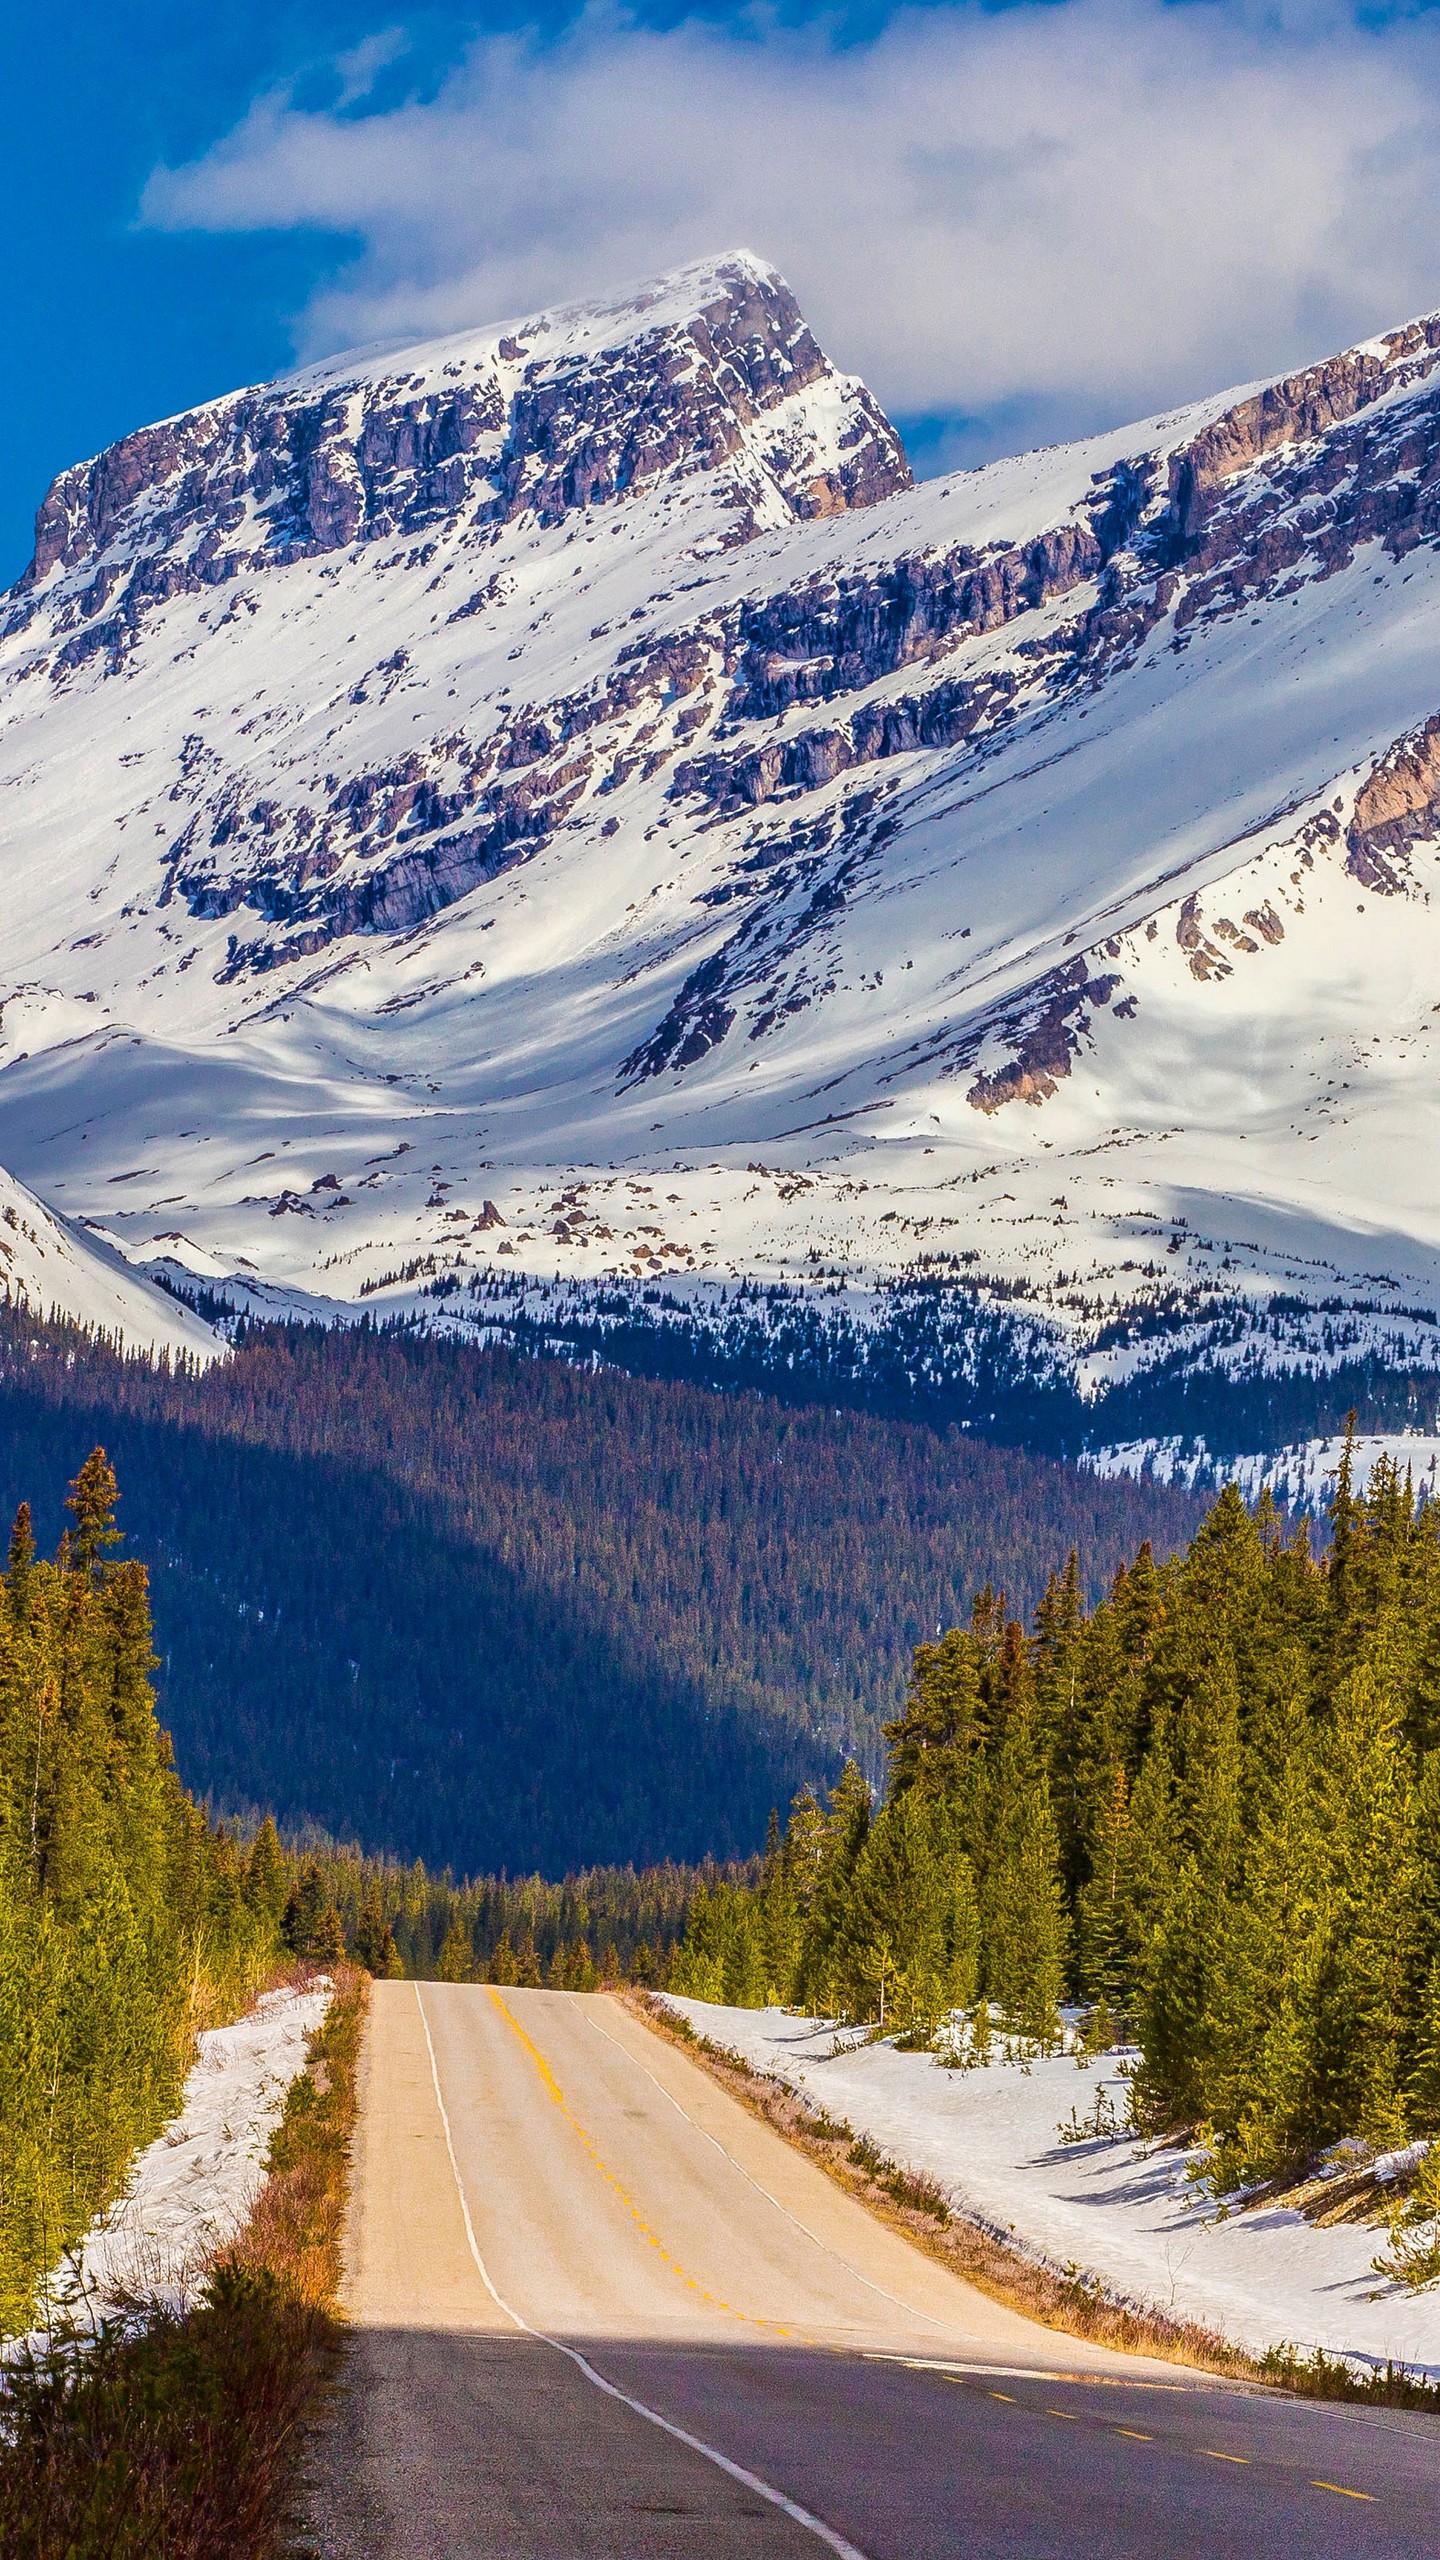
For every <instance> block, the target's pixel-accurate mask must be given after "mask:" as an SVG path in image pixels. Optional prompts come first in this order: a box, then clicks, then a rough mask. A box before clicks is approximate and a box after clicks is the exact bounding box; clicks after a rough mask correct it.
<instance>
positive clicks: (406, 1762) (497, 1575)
mask: <svg viewBox="0 0 1440 2560" xmlns="http://www.w3.org/2000/svg"><path fill="white" fill-rule="evenodd" d="M96 1440H103V1441H104V1443H105V1445H106V1447H107V1448H108V1449H109V1450H110V1452H111V1454H112V1456H113V1458H114V1461H115V1464H116V1466H117V1467H118V1469H119V1472H120V1475H121V1478H122V1480H123V1482H124V1484H125V1486H126V1513H125V1518H126V1525H127V1529H128V1531H129V1534H130V1537H131V1540H132V1543H133V1545H134V1548H135V1550H136V1551H137V1552H139V1553H142V1554H143V1555H144V1556H145V1557H146V1559H147V1562H148V1563H149V1564H150V1567H151V1571H152V1574H153V1578H154V1589H155V1606H156V1621H157V1627H158V1630H159V1633H158V1642H157V1650H158V1653H159V1656H160V1662H159V1668H158V1671H157V1675H156V1678H157V1689H158V1694H159V1698H160V1704H161V1712H162V1715H163V1717H164V1720H165V1722H166V1723H167V1725H168V1726H169V1727H170V1729H171V1731H172V1732H173V1734H174V1737H175V1745H176V1751H177V1754H178V1757H179V1761H180V1765H181V1767H182V1768H183V1769H184V1771H185V1775H186V1779H187V1782H188V1783H189V1784H190V1785H191V1786H192V1787H194V1788H195V1790H196V1792H197V1793H198V1794H201V1795H203V1796H205V1797H207V1798H208V1799H209V1800H210V1802H211V1803H212V1805H214V1806H215V1807H216V1808H217V1809H218V1810H220V1811H223V1812H227V1813H230V1814H238V1815H240V1816H241V1817H242V1818H247V1819H248V1818H250V1817H251V1816H258V1815H259V1814H260V1813H262V1812H264V1811H266V1810H273V1811H274V1812H275V1814H276V1815H277V1817H278V1818H279V1820H280V1821H281V1824H282V1826H283V1827H286V1828H288V1829H290V1830H293V1831H299V1830H302V1829H303V1828H304V1826H306V1825H307V1824H314V1825H317V1826H318V1827H319V1828H320V1829H321V1830H323V1831H324V1832H326V1833H328V1834H330V1835H332V1836H334V1837H337V1838H340V1839H345V1840H349V1839H352V1838H358V1840H359V1842H360V1844H361V1846H362V1847H363V1848H364V1849H365V1850H366V1851H369V1852H372V1853H390V1854H391V1855H393V1856H395V1857H398V1858H399V1859H401V1860H402V1861H405V1862H408V1861H410V1860H411V1859H413V1858H415V1857H417V1856H419V1857H422V1858H424V1859H425V1861H426V1862H427V1864H428V1865H429V1866H430V1867H432V1868H444V1867H445V1866H447V1865H449V1866H452V1867H454V1868H455V1869H456V1870H457V1871H458V1872H460V1873H462V1874H463V1873H468V1874H472V1875H473V1874H476V1873H479V1872H498V1871H500V1870H506V1871H508V1872H509V1873H510V1874H511V1875H515V1874H517V1873H526V1872H528V1871H531V1870H538V1871H539V1872H540V1873H542V1874H544V1875H548V1876H550V1877H561V1876H563V1875H565V1874H566V1873H567V1872H568V1871H569V1870H570V1869H572V1868H582V1867H587V1866H592V1865H600V1864H607V1865H610V1864H622V1865H623V1864H624V1863H626V1862H627V1861H634V1862H636V1863H637V1864H644V1863H653V1862H654V1861H657V1860H663V1859H665V1858H676V1859H680V1860H685V1861H695V1860H698V1859H703V1858H705V1857H707V1856H711V1855H713V1856H718V1857H733V1856H746V1855H749V1854H750V1853H751V1852H752V1851H754V1850H757V1849H758V1848H759V1847H760V1845H761V1843H762V1841H763V1839H764V1836H765V1823H766V1817H767V1814H768V1812H769V1809H770V1807H771V1806H772V1805H773V1804H776V1803H780V1804H784V1803H786V1802H788V1800H789V1798H790V1796H791V1795H792V1793H793V1792H794V1790H795V1788H796V1786H797V1785H799V1784H800V1783H802V1782H803V1781H805V1780H807V1779H808V1780H811V1781H813V1782H815V1783H817V1784H824V1783H828V1782H829V1780H830V1779H831V1778H832V1777H833V1776H834V1774H835V1772H836V1770H837V1769H838V1768H839V1766H840V1765H841V1762H842V1760H843V1758H844V1756H845V1754H846V1753H847V1752H849V1753H853V1754H854V1755H855V1756H856V1757H857V1758H859V1759H860V1760H861V1762H862V1763H863V1764H864V1765H865V1766H867V1767H873V1768H878V1766H879V1762H880V1758H881V1752H882V1744H881V1737H880V1728H881V1724H882V1722H883V1720H884V1718H885V1717H886V1716H887V1715H890V1714H893V1713H894V1711H895V1710H896V1708H897V1707H898V1705H899V1703H900V1700H901V1697H902V1695H903V1689H904V1668H905V1664H906V1663H907V1661H908V1659H909V1655H910V1653H911V1651H912V1650H913V1648H914V1646H915V1644H916V1643H917V1642H919V1641H920V1639H921V1638H922V1637H924V1636H927V1635H934V1633H935V1632H936V1631H937V1629H938V1628H940V1627H943V1626H948V1625H950V1624H951V1623H953V1621H954V1620H955V1618H956V1617H957V1616H958V1615H960V1614H962V1613H963V1611H964V1610H965V1608H966V1607H968V1605H969V1599H970V1595H971V1593H972V1592H973V1591H974V1590H975V1589H976V1588H977V1587H978V1586H979V1585H980V1584H981V1583H982V1582H983V1581H984V1580H985V1579H986V1577H987V1576H994V1577H995V1578H996V1579H999V1580H1003V1581H1004V1582H1005V1584H1006V1586H1007V1588H1008V1589H1009V1590H1010V1592H1011V1593H1012V1595H1013V1598H1014V1601H1015V1603H1016V1605H1017V1606H1020V1607H1022V1608H1028V1607H1031V1606H1033V1605H1034V1603H1035V1602H1036V1601H1037V1600H1038V1599H1039V1597H1040V1593H1041V1591H1042V1589H1043V1587H1044V1579H1045V1574H1046V1572H1047V1570H1048V1567H1049V1563H1050V1560H1051V1558H1052V1557H1053V1556H1054V1554H1055V1553H1056V1552H1057V1551H1058V1552H1060V1553H1062V1554H1063V1553H1064V1552H1065V1549H1066V1548H1067V1547H1068V1546H1069V1545H1070V1544H1071V1543H1078V1545H1079V1547H1080V1551H1081V1554H1082V1556H1083V1557H1084V1559H1085V1570H1086V1575H1087V1587H1089V1589H1090V1593H1091V1596H1092V1597H1093V1596H1098V1592H1099V1590H1100V1589H1101V1588H1103V1586H1104V1584H1105V1583H1106V1582H1107V1581H1108V1580H1109V1578H1110V1576H1111V1575H1112V1574H1113V1573H1114V1571H1115V1569H1116V1567H1117V1566H1118V1565H1119V1563H1120V1562H1121V1560H1122V1558H1123V1557H1124V1556H1125V1555H1127V1554H1132V1553H1133V1552H1134V1549H1135V1546H1136V1545H1137V1543H1138V1542H1139V1540H1140V1539H1141V1538H1142V1537H1145V1536H1149V1537H1151V1538H1152V1539H1153V1541H1154V1543H1155V1545H1156V1547H1157V1549H1158V1550H1161V1551H1166V1550H1169V1549H1170V1548H1172V1547H1173V1546H1174V1545H1176V1544H1177V1543H1179V1542H1181V1541H1182V1540H1183V1539H1184V1538H1186V1537H1187V1536H1189V1534H1190V1533H1191V1531H1192V1530H1193V1528H1194V1526H1195V1523H1196V1521H1197V1520H1198V1519H1199V1517H1200V1505H1199V1504H1198V1503H1197V1502H1195V1501H1194V1500H1192V1498H1191V1497H1189V1496H1188V1495H1185V1494H1181V1493H1178V1492H1171V1491H1168V1490H1166V1489H1164V1488H1159V1487H1153V1486H1142V1485H1135V1484H1131V1483H1113V1484H1112V1483H1106V1482H1103V1481H1101V1480H1100V1479H1098V1478H1096V1477H1093V1476H1086V1475H1082V1474H1079V1473H1078V1472H1076V1471H1075V1470H1074V1469H1072V1468H1069V1467H1066V1466H1064V1465H1062V1464H1059V1463H1057V1462H1054V1461H1051V1460H1047V1459H1040V1458H1034V1457H1030V1456H1027V1455H1025V1454H1024V1453H1023V1452H1018V1451H1014V1450H995V1449H990V1448H987V1447H985V1446H983V1445H977V1444H976V1443H974V1442H972V1441H971V1440H969V1439H968V1438H967V1437H966V1436H965V1435H964V1434H962V1433H960V1432H958V1431H954V1430H950V1431H936V1430H932V1429H929V1428H927V1427H925V1426H924V1425H921V1424H916V1423H903V1422H897V1421H887V1420H881V1419H878V1418H876V1417H873V1416H867V1415H864V1414H860V1413H855V1412H850V1411H846V1412H834V1411H831V1410H829V1409H828V1408H824V1407H814V1406H812V1407H809V1408H800V1409H796V1408H786V1407H784V1406H781V1405H779V1404H776V1403H773V1402H770V1401H767V1400H766V1399H765V1398H763V1397H760V1396H757V1395H752V1394H744V1395H740V1394H737V1395H732V1396H721V1395H717V1394H715V1393H714V1392H712V1391H707V1390H706V1389H704V1388H700V1387H696V1386H692V1385H687V1384H685V1383H683V1382H677V1381H667V1380H644V1379H634V1378H630V1377H626V1376H623V1375H621V1374H620V1373H618V1372H616V1371H606V1370H600V1371H598V1372H597V1371H592V1370H590V1369H578V1368H574V1367H571V1366H568V1365H566V1364H564V1363H562V1362H560V1361H558V1360H552V1359H539V1358H534V1357H527V1356H524V1355H522V1354H520V1353H517V1352H515V1351H489V1352H487V1351H483V1350H477V1349H475V1348H473V1347H471V1346H468V1345H462V1344H456V1343H450V1342H445V1341H437V1340H433V1339H429V1340H427V1339H425V1338H422V1337H417V1336H414V1335H402V1334H397V1333H393V1332H392V1333H379V1332H374V1331H368V1330H363V1329H362V1330H354V1331H348V1332H347V1331H343V1330H342V1331H336V1332H325V1331H319V1330H315V1331H310V1330H304V1329H293V1328H280V1327H275V1328H271V1329H269V1330H266V1331H261V1332H256V1333H253V1334H251V1335H250V1336H248V1337H247V1338H246V1339H244V1340H243V1341H242V1342H241V1343H240V1344H239V1345H238V1347H237V1350H236V1352H235V1355H234V1357H233V1358H231V1359H228V1360H226V1361H224V1362H222V1363H219V1364H217V1365H216V1366H215V1367H213V1368H212V1369H210V1370H208V1371H207V1372H205V1373H204V1374H203V1375H202V1376H195V1375H187V1374H172V1373H170V1372H168V1371H166V1370H165V1369H163V1368H156V1367H152V1366H150V1365H149V1364H147V1363H145V1362H142V1361H123V1360H120V1359H117V1358H116V1357H115V1356H114V1355H113V1353H111V1352H109V1351H107V1350H105V1349H104V1348H103V1347H102V1346H99V1345H97V1344H95V1343H93V1342H87V1341H86V1340H85V1339H84V1338H83V1337H80V1336H77V1335H75V1334H73V1333H66V1332H63V1331H62V1330H60V1329H58V1328H56V1329H51V1328H47V1327H45V1326H43V1325H38V1324H36V1323H35V1322H34V1321H33V1320H32V1319H31V1318H29V1317H27V1316H23V1315H18V1314H14V1313H9V1314H0V1507H3V1516H7V1517H8V1516H9V1513H10V1511H12V1510H13V1507H14V1504H15V1503H16V1502H18V1501H19V1500H20V1499H22V1498H23V1497H24V1496H25V1495H26V1494H28V1493H29V1492H30V1491H31V1490H32V1488H34V1487H36V1486H45V1485H56V1486H58V1485H60V1484H61V1483H63V1482H64V1480H65V1478H66V1477H67V1476H70V1475H73V1474H74V1472H75V1469H76V1467H77V1466H78V1465H79V1463H80V1460H81V1459H82V1458H83V1456H84V1454H85V1452H86V1450H87V1449H89V1448H90V1447H91V1445H92V1444H93V1443H94V1442H95V1441H96ZM59 1525H60V1523H59V1518H58V1504H57V1506H56V1509H55V1512H54V1513H53V1514H52V1515H51V1516H50V1518H49V1519H48V1520H47V1522H46V1523H45V1527H46V1531H47V1534H49V1535H52V1536H53V1535H56V1534H58V1530H59ZM1091 1577H1093V1581H1092V1580H1090V1579H1089V1578H1091Z"/></svg>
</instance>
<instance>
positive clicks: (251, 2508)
mask: <svg viewBox="0 0 1440 2560" xmlns="http://www.w3.org/2000/svg"><path fill="white" fill-rule="evenodd" d="M365 1989H366V1985H365V1978H364V1976H362V1975H359V1974H357V1973H355V1972H354V1970H353V1968H349V1967H346V1968H344V1969H342V1973H341V1978H340V1980H339V1982H338V1984H337V1993H336V1998H335V2000H334V2002H333V2003H332V2005H331V2008H330V2012H329V2015H328V2017H327V2018H326V2021H325V2023H324V2025H323V2027H322V2028H321V2029H320V2032H319V2035H318V2036H317V2037H316V2039H315V2043H314V2046H313V2048H312V2054H311V2060H310V2065H309V2068H308V2070H307V2071H306V2072H305V2073H304V2074H302V2076H301V2077H300V2078H299V2079H298V2080H297V2081H296V2082H295V2083H294V2084H293V2086H292V2089H291V2092H290V2097H289V2100H288V2103H287V2105H286V2110H285V2114H284V2117H283V2119H282V2121H281V2124H280V2126H279V2127H278V2129H277V2131H276V2134H275V2137H274V2140H273V2142H272V2144H271V2149H270V2169H271V2175H270V2177H269V2180H268V2181H267V2184H266V2186H265V2187H264V2189H263V2191H262V2193H261V2197H260V2200H259V2203H258V2205H257V2208H256V2211H255V2214H254V2216H253V2218H252V2220H251V2222H250V2223H249V2225H248V2226H247V2228H246V2230H245V2231H244V2232H243V2233H242V2234H241V2236H240V2238H239V2240H238V2241H237V2242H236V2243H235V2245H234V2247H233V2248H231V2249H230V2250H228V2251H227V2252H226V2254H225V2255H224V2257H223V2258H222V2259H221V2260H220V2261H219V2263H218V2265H217V2266H216V2267H215V2268H214V2270H213V2271H212V2275H211V2279H210V2283H209V2287H208V2292H207V2296H206V2300H205V2302H204V2304H203V2305H202V2306H201V2307H200V2308H199V2309H198V2310H196V2311H194V2312H192V2313H191V2314H190V2315H189V2316H188V2317H184V2318H181V2317H176V2316H173V2315H169V2314H166V2315H162V2316H161V2317H159V2318H157V2319H154V2320H152V2321H151V2323H150V2324H149V2326H148V2327H147V2328H146V2329H145V2330H144V2332H143V2333H142V2334H140V2335H135V2336H129V2337H124V2336H115V2337H106V2338H102V2339H101V2340H100V2341H99V2342H98V2343H97V2344H96V2345H94V2346H92V2347H90V2348H89V2349H88V2350H87V2351H86V2352H84V2353H83V2354H80V2355H69V2356H66V2355H61V2356H58V2357H56V2358H53V2359H51V2360H49V2361H48V2362H46V2363H44V2364H36V2365H32V2366H28V2367H24V2368H22V2369H20V2370H19V2371H17V2373H16V2374H15V2376H14V2388H13V2391H12V2393H11V2394H10V2395H9V2398H8V2401H7V2404H6V2416H7V2420H8V2432H9V2437H10V2441H9V2442H8V2444H6V2445H4V2446H3V2448H0V2551H3V2552H4V2553H5V2555H6V2560H280V2555H281V2554H283V2553H284V2552H285V2551H286V2550H287V2549H288V2548H290V2547H291V2528H292V2522H293V2510H294V2499H295V2492H296V2455H297V2451H298V2445H299V2439H300V2435H301V2431H302V2429H303V2426H304V2424H305V2421H306V2419H307V2418H308V2416H309V2415H310V2413H311V2411H312V2410H313V2409H314V2407H315V2405H316V2403H317V2401H318V2399H319V2396H320V2394H321V2393H322V2392H323V2390H324V2387H325V2384H326V2381H327V2379H328V2376H329V2374H330V2372H331V2371H332V2369H333V2365H334V2361H335V2356H336V2352H337V2348H338V2343H339V2335H340V2330H339V2323H338V2320H337V2317H336V2312H335V2303H336V2294H337V2288H338V2284H339V2278H340V2244H341V2232H342V2226H343V2221H344V2211H345V2186H346V2167H347V2162H348V2159H349V2151H350V2141H351V2135H352V2132H353V2128H354V2121H355V2064H356V2058H357V2055H358V2050H359V2042H360V2033H361V2027H362V2023H363V2016H364V2001H365Z"/></svg>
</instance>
